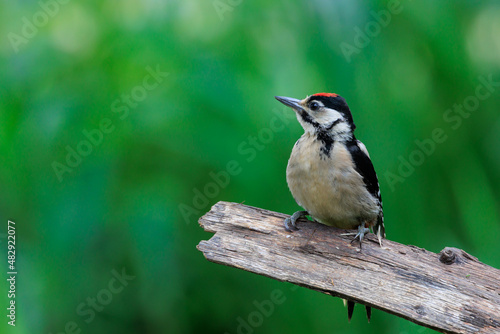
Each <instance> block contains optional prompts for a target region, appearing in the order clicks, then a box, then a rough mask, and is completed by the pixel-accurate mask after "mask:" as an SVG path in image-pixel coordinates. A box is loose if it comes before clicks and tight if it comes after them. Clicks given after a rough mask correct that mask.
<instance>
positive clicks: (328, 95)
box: [313, 93, 339, 97]
mask: <svg viewBox="0 0 500 334" xmlns="http://www.w3.org/2000/svg"><path fill="white" fill-rule="evenodd" d="M313 96H324V97H337V96H339V95H338V94H335V93H318V94H314V95H313Z"/></svg>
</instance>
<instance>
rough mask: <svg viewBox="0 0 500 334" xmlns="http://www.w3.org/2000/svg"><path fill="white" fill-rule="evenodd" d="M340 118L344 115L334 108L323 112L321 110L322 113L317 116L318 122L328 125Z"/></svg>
mask: <svg viewBox="0 0 500 334" xmlns="http://www.w3.org/2000/svg"><path fill="white" fill-rule="evenodd" d="M338 119H343V116H342V114H341V113H339V112H338V111H337V110H333V109H328V110H325V111H323V112H321V114H320V115H318V117H317V121H318V123H320V124H321V125H323V126H325V127H327V126H329V125H330V124H333V122H335V121H336V120H338Z"/></svg>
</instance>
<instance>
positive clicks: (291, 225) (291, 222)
mask: <svg viewBox="0 0 500 334" xmlns="http://www.w3.org/2000/svg"><path fill="white" fill-rule="evenodd" d="M307 214H308V212H307V211H297V212H295V213H294V214H293V215H292V216H290V217H288V218H286V219H285V230H287V231H288V232H293V231H297V230H300V229H299V228H298V227H297V220H298V219H300V218H301V217H304V216H306V215H307Z"/></svg>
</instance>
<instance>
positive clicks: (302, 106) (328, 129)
mask: <svg viewBox="0 0 500 334" xmlns="http://www.w3.org/2000/svg"><path fill="white" fill-rule="evenodd" d="M275 97H276V99H277V100H278V101H280V102H281V103H283V104H284V105H286V106H289V107H290V108H292V109H293V110H295V113H296V115H297V119H298V121H299V123H300V124H301V125H302V127H303V128H304V131H305V132H306V133H310V134H317V133H319V132H321V133H328V134H330V135H331V136H333V137H335V138H337V139H338V140H342V139H344V140H349V139H351V138H352V137H353V131H354V129H355V128H356V126H355V125H354V122H353V120H352V115H351V111H350V110H349V107H348V106H347V103H346V102H345V99H344V98H343V97H341V96H339V95H337V94H333V93H318V94H314V95H311V96H308V97H306V98H305V99H303V100H298V99H294V98H291V97H283V96H275Z"/></svg>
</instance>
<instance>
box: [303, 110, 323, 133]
mask: <svg viewBox="0 0 500 334" xmlns="http://www.w3.org/2000/svg"><path fill="white" fill-rule="evenodd" d="M300 117H301V118H302V120H303V121H304V122H306V123H309V124H312V125H313V126H314V127H315V128H316V129H319V128H320V125H319V123H318V122H316V121H315V120H314V119H313V118H312V117H311V115H309V114H308V113H307V112H306V111H305V110H301V111H300Z"/></svg>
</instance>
